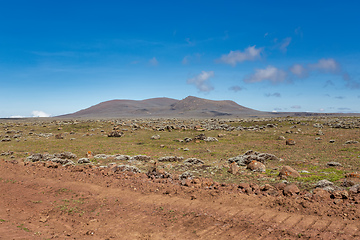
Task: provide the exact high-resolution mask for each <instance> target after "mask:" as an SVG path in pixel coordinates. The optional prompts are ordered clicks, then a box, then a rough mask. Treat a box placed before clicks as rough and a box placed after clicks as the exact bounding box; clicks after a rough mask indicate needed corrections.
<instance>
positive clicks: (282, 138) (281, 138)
mask: <svg viewBox="0 0 360 240" xmlns="http://www.w3.org/2000/svg"><path fill="white" fill-rule="evenodd" d="M277 139H278V140H285V139H286V138H285V137H284V136H279V137H278V138H277Z"/></svg>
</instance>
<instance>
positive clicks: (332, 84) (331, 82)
mask: <svg viewBox="0 0 360 240" xmlns="http://www.w3.org/2000/svg"><path fill="white" fill-rule="evenodd" d="M329 86H334V83H333V81H331V80H327V81H326V82H325V85H324V88H325V87H329Z"/></svg>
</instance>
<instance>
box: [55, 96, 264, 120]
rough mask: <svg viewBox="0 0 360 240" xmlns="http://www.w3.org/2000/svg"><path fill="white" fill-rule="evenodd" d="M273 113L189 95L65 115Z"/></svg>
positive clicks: (101, 106) (113, 102)
mask: <svg viewBox="0 0 360 240" xmlns="http://www.w3.org/2000/svg"><path fill="white" fill-rule="evenodd" d="M267 114H271V113H266V112H261V111H257V110H254V109H251V108H247V107H244V106H241V105H239V104H237V103H235V102H234V101H229V100H222V101H215V100H208V99H203V98H198V97H193V96H188V97H186V98H184V99H182V100H177V99H172V98H151V99H146V100H111V101H106V102H101V103H99V104H97V105H94V106H91V107H89V108H86V109H83V110H80V111H78V112H75V113H71V114H66V115H62V116H59V117H64V118H120V117H129V118H132V117H171V118H173V117H185V118H191V117H200V118H209V117H249V116H262V115H267Z"/></svg>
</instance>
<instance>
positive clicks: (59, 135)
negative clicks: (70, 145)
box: [55, 133, 64, 139]
mask: <svg viewBox="0 0 360 240" xmlns="http://www.w3.org/2000/svg"><path fill="white" fill-rule="evenodd" d="M55 139H64V136H63V134H62V133H59V134H56V135H55Z"/></svg>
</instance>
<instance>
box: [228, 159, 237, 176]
mask: <svg viewBox="0 0 360 240" xmlns="http://www.w3.org/2000/svg"><path fill="white" fill-rule="evenodd" d="M238 171H239V166H238V165H237V164H236V162H232V163H231V164H230V167H229V170H228V172H229V173H231V174H234V175H235V174H237V173H238Z"/></svg>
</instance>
